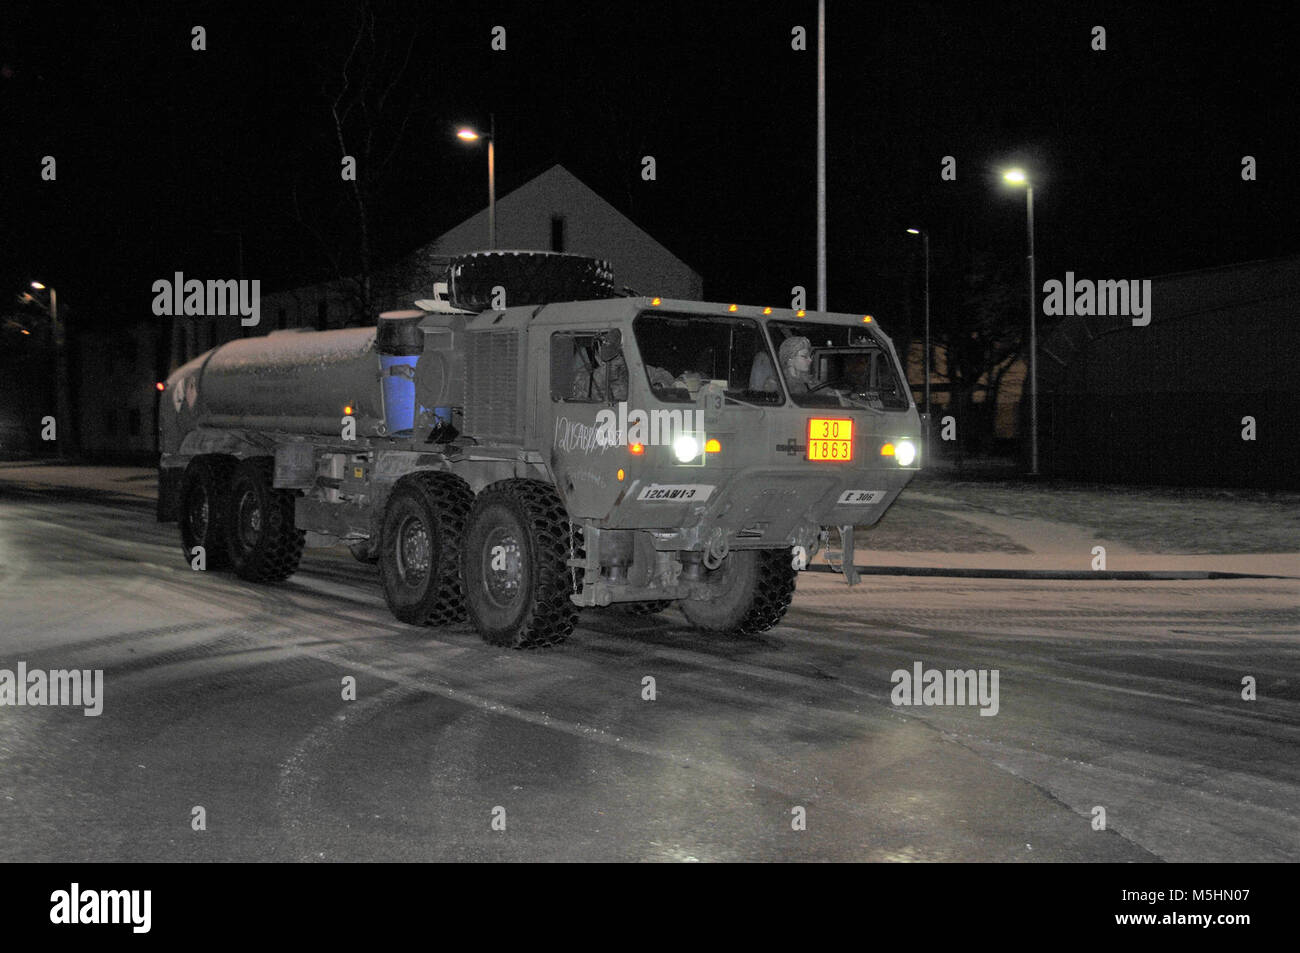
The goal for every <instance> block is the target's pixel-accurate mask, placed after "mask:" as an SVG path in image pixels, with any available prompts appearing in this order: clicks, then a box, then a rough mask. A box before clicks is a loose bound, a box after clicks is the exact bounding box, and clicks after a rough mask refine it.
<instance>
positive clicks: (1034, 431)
mask: <svg viewBox="0 0 1300 953" xmlns="http://www.w3.org/2000/svg"><path fill="white" fill-rule="evenodd" d="M1002 177H1003V178H1004V179H1005V180H1006V181H1007V182H1008V183H1010V184H1011V185H1023V186H1025V211H1026V217H1027V226H1028V233H1029V475H1030V476H1038V293H1037V285H1036V283H1035V280H1034V187H1033V185H1031V184H1030V182H1029V176H1027V175H1025V171H1024V169H1008V170H1007V171H1006V172H1005V173H1004V174H1003V176H1002Z"/></svg>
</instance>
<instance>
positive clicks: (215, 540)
mask: <svg viewBox="0 0 1300 953" xmlns="http://www.w3.org/2000/svg"><path fill="white" fill-rule="evenodd" d="M237 462H238V461H237V460H235V458H234V457H222V456H202V457H195V458H194V459H193V460H191V461H190V463H189V466H187V467H186V468H185V475H184V476H183V477H182V478H181V493H180V505H179V507H178V513H177V521H178V522H179V523H180V530H181V549H182V551H183V552H184V553H185V561H186V562H187V563H189V564H190V565H191V566H193V565H194V556H195V551H194V547H196V546H202V547H203V568H204V569H214V570H215V569H225V568H226V567H227V566H229V565H230V557H229V555H228V554H227V553H226V510H227V507H228V505H229V499H230V479H231V476H232V475H233V473H234V472H235V464H236V463H237Z"/></svg>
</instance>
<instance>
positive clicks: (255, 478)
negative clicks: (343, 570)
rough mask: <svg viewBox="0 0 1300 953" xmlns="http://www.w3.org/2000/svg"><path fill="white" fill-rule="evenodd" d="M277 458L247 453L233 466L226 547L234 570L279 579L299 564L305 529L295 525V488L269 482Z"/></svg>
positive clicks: (243, 576)
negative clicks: (278, 487)
mask: <svg viewBox="0 0 1300 953" xmlns="http://www.w3.org/2000/svg"><path fill="white" fill-rule="evenodd" d="M274 472H275V463H274V461H273V460H272V459H271V458H270V457H249V458H248V459H247V460H244V461H242V462H241V463H239V464H238V465H237V466H236V467H235V471H234V476H233V477H232V478H231V481H230V502H229V506H228V508H227V512H226V551H227V552H228V553H229V554H230V565H231V566H232V567H233V568H234V570H235V574H236V575H238V576H239V577H240V578H241V579H247V580H249V581H250V582H280V581H282V580H285V579H288V578H289V577H290V576H292V575H293V574H294V572H295V571H296V570H297V569H298V561H299V560H300V559H301V558H302V544H303V540H304V539H305V538H306V533H304V532H303V531H302V530H300V529H296V528H295V527H294V525H293V508H294V500H295V499H297V497H298V491H297V490H277V489H275V488H274V487H272V485H271V477H272V474H273V473H274Z"/></svg>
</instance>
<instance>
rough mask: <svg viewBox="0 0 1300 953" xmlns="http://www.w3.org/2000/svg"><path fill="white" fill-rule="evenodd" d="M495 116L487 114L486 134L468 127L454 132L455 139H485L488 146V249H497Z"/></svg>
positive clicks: (473, 140)
mask: <svg viewBox="0 0 1300 953" xmlns="http://www.w3.org/2000/svg"><path fill="white" fill-rule="evenodd" d="M496 132H497V123H496V116H494V115H493V114H491V113H489V114H488V131H487V132H486V133H481V132H478V131H477V130H475V129H470V128H469V127H468V126H466V127H465V128H462V129H459V130H457V131H456V138H457V139H461V140H463V141H465V142H477V141H478V140H480V139H486V140H487V144H488V154H487V160H488V248H496V247H497V179H496V139H497V135H496Z"/></svg>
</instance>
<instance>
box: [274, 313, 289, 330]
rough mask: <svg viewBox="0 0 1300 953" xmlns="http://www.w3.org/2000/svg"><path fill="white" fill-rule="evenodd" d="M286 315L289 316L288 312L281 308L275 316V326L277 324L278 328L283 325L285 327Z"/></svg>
mask: <svg viewBox="0 0 1300 953" xmlns="http://www.w3.org/2000/svg"><path fill="white" fill-rule="evenodd" d="M286 317H287V314H286V312H285V310H284V308H281V309H280V310H279V312H277V313H276V316H275V326H276V327H277V328H283V327H284V322H285V318H286Z"/></svg>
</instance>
